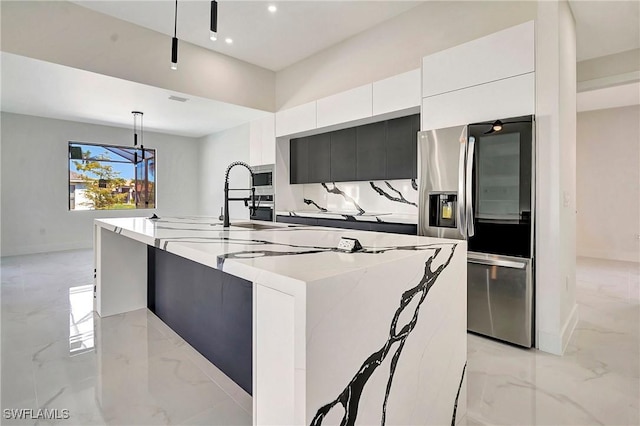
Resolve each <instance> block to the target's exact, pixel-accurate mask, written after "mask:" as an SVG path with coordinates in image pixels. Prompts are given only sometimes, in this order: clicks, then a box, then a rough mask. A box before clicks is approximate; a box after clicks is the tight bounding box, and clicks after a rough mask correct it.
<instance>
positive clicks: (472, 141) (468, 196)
mask: <svg viewBox="0 0 640 426" xmlns="http://www.w3.org/2000/svg"><path fill="white" fill-rule="evenodd" d="M475 145H476V138H474V137H473V136H470V137H469V146H468V148H467V162H466V166H467V173H466V176H465V179H464V180H465V183H466V188H465V205H466V210H467V219H466V224H467V235H468V236H469V237H473V236H474V235H475V228H474V226H473V197H472V190H473V188H472V185H473V179H472V176H473V175H472V173H473V151H474V149H475Z"/></svg>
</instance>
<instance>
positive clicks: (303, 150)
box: [289, 138, 309, 183]
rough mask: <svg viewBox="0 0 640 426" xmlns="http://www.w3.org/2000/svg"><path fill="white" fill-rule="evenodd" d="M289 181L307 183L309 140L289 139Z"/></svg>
mask: <svg viewBox="0 0 640 426" xmlns="http://www.w3.org/2000/svg"><path fill="white" fill-rule="evenodd" d="M290 150H291V152H290V163H289V167H290V170H289V171H290V175H289V182H290V183H309V161H308V160H309V140H308V138H298V139H291V145H290Z"/></svg>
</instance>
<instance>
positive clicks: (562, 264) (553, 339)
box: [535, 1, 577, 354]
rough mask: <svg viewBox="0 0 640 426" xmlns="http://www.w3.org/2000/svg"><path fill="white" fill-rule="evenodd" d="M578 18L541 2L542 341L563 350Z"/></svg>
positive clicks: (569, 283) (570, 273) (569, 294)
mask: <svg viewBox="0 0 640 426" xmlns="http://www.w3.org/2000/svg"><path fill="white" fill-rule="evenodd" d="M575 40H576V39H575V21H574V19H573V15H572V14H571V10H570V8H569V5H568V3H567V2H566V1H560V2H545V1H542V2H539V3H538V18H537V20H536V120H537V123H536V133H537V138H536V142H537V167H536V172H537V178H536V185H537V188H536V218H535V220H536V256H537V260H536V285H537V287H536V321H537V331H538V332H537V339H536V340H537V345H538V347H539V348H540V349H541V350H543V351H546V352H551V353H556V354H562V353H563V351H564V349H565V347H566V345H567V343H568V341H569V338H570V337H571V333H572V332H573V329H574V328H575V324H576V322H577V310H576V302H575V254H576V248H575V243H576V236H575V227H576V219H575V217H576V216H575V210H576V205H575V199H576V197H575V173H576V165H575V164H576V163H575V158H576V157H575V155H576V154H575V146H576V142H575V141H576V133H575V132H576V130H575V126H576V44H575Z"/></svg>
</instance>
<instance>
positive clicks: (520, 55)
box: [422, 21, 535, 97]
mask: <svg viewBox="0 0 640 426" xmlns="http://www.w3.org/2000/svg"><path fill="white" fill-rule="evenodd" d="M534 42H535V37H534V23H533V21H529V22H525V23H524V24H520V25H516V26H515V27H511V28H507V29H506V30H502V31H499V32H497V33H493V34H491V35H488V36H486V37H482V38H479V39H477V40H473V41H470V42H468V43H464V44H462V45H459V46H456V47H452V48H450V49H446V50H443V51H441V52H437V53H434V54H432V55H429V56H425V57H424V58H423V60H422V96H423V97H428V96H433V95H438V94H441V93H446V92H451V91H454V90H459V89H463V88H465V87H471V86H476V85H478V84H484V83H488V82H491V81H496V80H501V79H504V78H508V77H513V76H517V75H521V74H526V73H530V72H533V71H534V67H535V56H534V53H535V45H534Z"/></svg>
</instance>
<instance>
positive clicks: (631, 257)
mask: <svg viewBox="0 0 640 426" xmlns="http://www.w3.org/2000/svg"><path fill="white" fill-rule="evenodd" d="M577 255H578V256H579V257H593V258H596V259H609V260H621V261H623V262H640V253H636V252H631V251H623V250H595V249H581V250H579V251H578V253H577Z"/></svg>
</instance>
